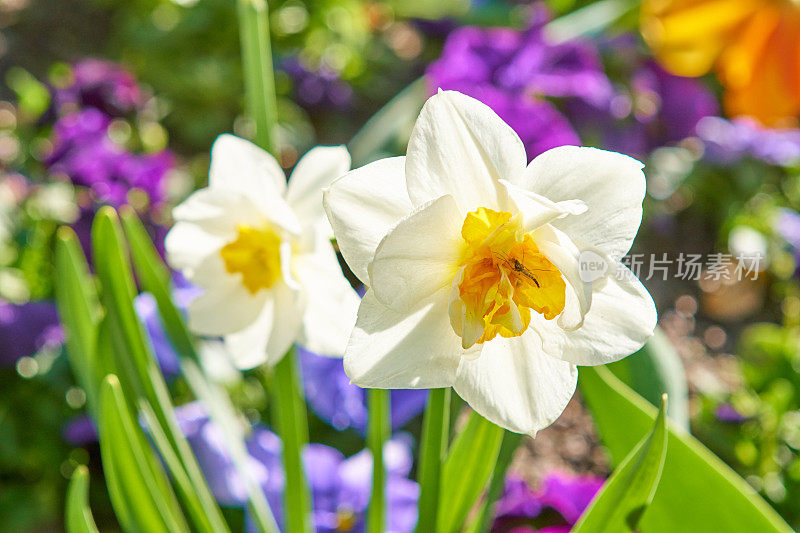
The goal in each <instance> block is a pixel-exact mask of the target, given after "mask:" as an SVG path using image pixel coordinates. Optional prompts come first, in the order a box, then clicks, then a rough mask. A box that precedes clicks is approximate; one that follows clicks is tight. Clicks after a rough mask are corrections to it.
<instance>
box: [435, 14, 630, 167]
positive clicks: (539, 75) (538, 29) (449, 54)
mask: <svg viewBox="0 0 800 533" xmlns="http://www.w3.org/2000/svg"><path fill="white" fill-rule="evenodd" d="M547 20H548V14H547V11H546V10H545V9H544V7H542V6H539V7H538V8H537V9H535V11H534V16H533V19H532V20H531V24H530V26H529V28H528V29H527V30H525V31H517V30H512V29H509V28H489V29H482V28H476V27H463V28H459V29H457V30H455V31H453V32H452V33H451V34H450V35H449V36H448V38H447V41H446V42H445V45H444V50H443V51H442V56H441V57H440V58H439V59H438V60H437V61H435V62H434V63H432V64H431V65H430V66H429V67H428V70H427V72H426V76H427V78H428V81H429V85H430V88H431V90H432V92H433V91H435V90H437V89H438V88H441V89H452V90H457V91H460V92H462V93H464V94H467V95H469V96H472V97H473V98H477V99H478V100H481V101H483V102H484V103H486V104H487V105H489V107H491V108H492V109H493V110H494V111H495V112H496V113H497V114H498V115H499V116H500V118H502V119H503V120H505V121H506V122H508V123H509V124H510V125H511V126H512V128H514V129H515V131H517V133H518V134H519V136H520V138H521V139H522V142H523V143H524V144H525V148H526V149H527V151H528V157H529V158H533V157H534V156H536V155H538V154H539V153H541V152H543V151H544V150H547V149H548V148H552V147H555V146H560V145H563V144H579V139H578V136H577V134H576V133H575V132H574V130H573V129H572V127H571V126H570V124H569V123H568V121H567V120H566V119H565V118H564V117H563V116H562V115H561V114H560V113H559V112H558V111H557V109H556V108H555V107H554V106H553V104H552V103H550V102H548V101H547V100H545V97H550V98H563V99H572V100H579V101H581V102H583V103H584V104H586V105H588V106H589V107H593V108H598V109H607V108H608V106H609V105H610V103H611V99H612V97H613V96H614V94H613V89H612V86H611V83H610V81H609V80H608V78H607V77H606V75H605V74H604V73H603V67H602V64H601V63H600V59H599V57H598V55H597V51H596V50H595V48H594V47H593V46H592V45H591V44H590V43H588V42H584V41H577V40H576V41H571V42H567V43H563V44H559V45H552V44H550V43H548V42H547V41H546V39H545V36H544V33H543V31H542V30H543V28H544V25H545V23H546V22H547Z"/></svg>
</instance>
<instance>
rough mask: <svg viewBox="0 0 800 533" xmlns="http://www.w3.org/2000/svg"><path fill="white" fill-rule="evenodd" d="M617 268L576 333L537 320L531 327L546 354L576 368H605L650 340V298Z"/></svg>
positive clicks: (652, 323)
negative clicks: (538, 333) (577, 366)
mask: <svg viewBox="0 0 800 533" xmlns="http://www.w3.org/2000/svg"><path fill="white" fill-rule="evenodd" d="M617 268H618V269H619V270H618V274H620V275H619V277H617V276H614V275H612V276H610V277H609V278H608V279H607V280H606V283H605V285H604V286H603V288H602V289H600V290H599V291H595V292H594V294H593V295H592V308H591V309H590V310H589V312H588V313H587V314H586V317H585V319H584V322H583V326H581V327H580V328H578V329H577V330H575V331H563V330H562V329H561V328H559V327H558V326H557V325H556V324H553V322H552V321H545V320H541V319H538V318H536V319H535V320H536V322H534V323H531V327H533V328H536V329H537V330H538V331H539V332H540V335H541V337H542V343H543V347H544V350H545V351H546V352H547V353H548V354H550V355H552V356H553V357H558V358H559V359H562V360H564V361H569V362H571V363H574V364H576V365H604V364H606V363H613V362H614V361H617V360H619V359H622V358H623V357H626V356H627V355H630V354H632V353H633V352H635V351H637V350H638V349H639V348H641V347H642V346H643V345H644V343H645V341H647V339H648V338H650V336H651V335H652V334H653V329H654V328H655V326H656V321H657V319H658V315H657V313H656V306H655V304H654V303H653V298H652V297H651V296H650V293H648V292H647V289H645V288H644V286H643V285H642V284H641V282H640V281H639V280H638V279H636V276H634V275H633V273H632V272H631V271H630V270H628V269H627V268H625V267H624V266H622V265H619V266H618V267H617ZM620 278H622V279H620Z"/></svg>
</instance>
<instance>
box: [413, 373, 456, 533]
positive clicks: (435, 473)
mask: <svg viewBox="0 0 800 533" xmlns="http://www.w3.org/2000/svg"><path fill="white" fill-rule="evenodd" d="M449 434H450V388H449V387H448V388H443V389H431V390H430V391H428V405H427V406H426V407H425V416H424V417H423V419H422V439H421V444H420V451H419V455H420V458H419V474H418V476H417V477H418V480H419V486H420V494H419V519H418V520H417V528H416V531H417V532H418V533H428V532H429V531H434V530H435V529H436V525H437V523H438V518H437V515H438V513H439V494H440V487H441V471H442V462H443V461H444V458H445V456H446V455H447V449H448V447H449V445H450V440H449V439H450V437H449Z"/></svg>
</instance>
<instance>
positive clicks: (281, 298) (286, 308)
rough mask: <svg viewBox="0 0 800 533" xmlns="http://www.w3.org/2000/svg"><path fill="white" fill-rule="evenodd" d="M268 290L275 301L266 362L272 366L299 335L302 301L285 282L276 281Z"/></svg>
mask: <svg viewBox="0 0 800 533" xmlns="http://www.w3.org/2000/svg"><path fill="white" fill-rule="evenodd" d="M270 290H271V292H272V296H273V298H274V301H275V317H274V319H273V321H272V331H270V333H269V341H268V342H267V364H269V365H270V366H274V365H275V364H276V363H278V361H280V360H281V359H283V356H284V355H286V352H287V351H288V350H289V348H291V346H292V344H294V343H295V342H297V339H298V338H299V337H300V328H301V327H302V325H303V302H302V295H301V293H300V292H299V291H296V290H293V289H291V288H290V287H289V286H288V285H286V284H285V283H278V284H277V285H275V286H274V287H273V288H272V289H270Z"/></svg>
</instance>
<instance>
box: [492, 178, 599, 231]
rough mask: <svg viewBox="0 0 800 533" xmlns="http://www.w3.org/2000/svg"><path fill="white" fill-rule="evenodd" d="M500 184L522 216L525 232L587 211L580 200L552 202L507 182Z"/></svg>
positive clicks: (502, 181)
mask: <svg viewBox="0 0 800 533" xmlns="http://www.w3.org/2000/svg"><path fill="white" fill-rule="evenodd" d="M500 183H502V184H503V186H504V187H505V188H506V190H507V192H508V195H509V198H510V199H511V202H513V204H514V205H516V206H517V209H518V210H519V212H520V213H521V214H522V225H523V227H524V228H525V231H526V232H527V231H532V230H535V229H536V228H539V227H540V226H543V225H545V224H547V223H549V222H552V221H553V220H556V219H559V218H564V217H565V216H568V215H580V214H582V213H585V212H586V209H587V206H586V203H584V202H583V201H581V200H564V201H562V202H553V201H552V200H550V199H549V198H545V197H544V196H542V195H541V194H536V193H535V192H531V191H528V190H526V189H522V188H520V187H517V186H516V185H514V184H513V183H511V182H509V181H507V180H500Z"/></svg>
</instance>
